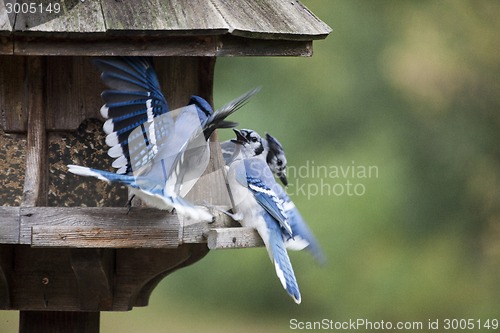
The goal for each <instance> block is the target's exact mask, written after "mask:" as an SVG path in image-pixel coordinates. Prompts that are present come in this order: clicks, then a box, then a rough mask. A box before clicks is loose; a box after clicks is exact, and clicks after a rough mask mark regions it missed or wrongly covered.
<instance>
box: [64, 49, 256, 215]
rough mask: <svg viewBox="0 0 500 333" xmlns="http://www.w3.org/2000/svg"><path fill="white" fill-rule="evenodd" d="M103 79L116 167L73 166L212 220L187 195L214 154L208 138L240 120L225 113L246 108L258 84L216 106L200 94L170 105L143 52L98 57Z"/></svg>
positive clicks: (149, 199)
mask: <svg viewBox="0 0 500 333" xmlns="http://www.w3.org/2000/svg"><path fill="white" fill-rule="evenodd" d="M95 63H96V65H97V66H98V68H99V69H100V70H101V71H102V72H103V73H102V75H101V78H102V80H103V81H104V83H105V84H106V85H108V87H110V88H111V90H106V91H104V92H103V93H102V97H103V99H104V101H105V104H104V106H103V107H102V108H101V115H102V116H103V117H104V118H107V119H108V120H107V121H106V122H105V123H104V125H103V129H104V131H105V132H106V133H107V134H108V135H107V137H106V143H107V144H108V145H109V146H110V147H111V148H110V149H109V151H108V154H109V155H110V156H111V157H113V158H115V160H114V162H113V164H112V166H113V167H114V168H117V169H118V170H117V172H116V173H113V172H108V171H103V170H96V169H91V168H86V167H82V166H76V165H68V167H69V171H70V172H72V173H74V174H78V175H82V176H93V177H96V178H98V179H101V180H105V181H107V182H120V183H123V184H125V185H128V187H129V188H130V190H131V192H132V193H133V194H134V195H137V196H138V197H139V198H141V199H142V200H144V202H146V203H147V204H149V205H151V206H153V207H156V208H159V209H166V210H169V211H172V209H174V208H175V209H176V211H177V212H178V213H179V214H181V215H185V216H187V217H189V218H193V219H196V220H203V221H211V220H212V215H211V214H209V213H208V212H207V211H205V210H204V209H201V208H199V207H196V206H194V205H193V204H192V203H190V202H188V201H187V200H185V199H183V198H182V197H183V196H184V195H185V194H186V193H187V192H188V191H189V189H190V188H191V187H192V186H193V185H194V183H195V182H196V180H197V179H198V178H199V177H200V176H201V174H202V173H203V172H204V170H205V168H206V166H207V165H208V160H209V155H210V152H209V145H208V142H207V140H208V138H209V137H210V135H211V134H212V133H213V131H214V130H215V129H217V128H230V127H234V126H236V123H234V122H230V121H226V120H225V118H226V117H227V116H229V115H230V114H232V113H233V112H235V111H236V110H238V109H239V108H241V106H243V105H244V104H245V103H246V101H247V100H248V99H249V98H250V97H251V96H253V95H254V94H255V93H256V92H257V91H258V90H257V89H254V90H252V91H250V92H248V93H246V94H244V95H242V96H241V97H239V98H237V99H235V100H233V101H232V102H230V103H228V104H227V105H225V106H223V107H222V108H221V109H219V110H217V111H215V112H213V110H212V108H211V106H210V104H209V103H208V102H207V101H205V100H204V99H202V98H201V97H199V96H193V97H191V99H190V101H189V104H188V105H187V106H186V107H183V108H180V109H177V110H173V111H170V110H169V108H168V104H167V101H166V100H165V97H164V96H163V94H162V93H161V89H160V85H159V81H158V78H157V75H156V72H155V70H154V68H153V66H152V63H151V60H150V59H148V58H142V57H123V58H115V59H99V60H96V61H95Z"/></svg>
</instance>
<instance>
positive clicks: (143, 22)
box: [101, 0, 228, 36]
mask: <svg viewBox="0 0 500 333" xmlns="http://www.w3.org/2000/svg"><path fill="white" fill-rule="evenodd" d="M101 4H102V8H103V12H104V18H105V21H106V28H107V29H108V31H130V30H132V31H148V33H158V32H161V33H162V34H165V33H168V34H173V35H181V34H183V35H185V34H187V35H190V36H192V35H208V34H210V35H217V34H223V33H226V32H227V31H228V25H227V23H226V22H225V21H224V19H223V18H222V17H221V16H220V14H219V12H218V11H217V9H216V8H215V7H214V6H213V4H212V3H211V2H209V1H206V0H190V1H176V0H148V1H133V0H124V1H115V0H101Z"/></svg>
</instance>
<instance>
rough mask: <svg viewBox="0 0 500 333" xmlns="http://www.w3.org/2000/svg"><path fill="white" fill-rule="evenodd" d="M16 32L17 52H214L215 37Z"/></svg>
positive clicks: (94, 54)
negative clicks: (59, 36)
mask: <svg viewBox="0 0 500 333" xmlns="http://www.w3.org/2000/svg"><path fill="white" fill-rule="evenodd" d="M87 37H88V38H78V37H71V38H54V37H52V36H50V37H49V36H44V37H36V36H29V37H27V36H16V40H15V42H14V50H13V52H14V54H17V55H53V56H56V55H65V56H116V55H128V56H169V57H173V56H187V57H194V56H200V57H205V56H214V55H215V54H216V51H217V45H216V44H215V43H216V39H215V38H214V37H210V36H195V37H191V36H185V37H165V36H147V37H146V36H137V35H130V34H129V36H124V35H121V36H108V35H106V36H102V35H99V36H94V35H91V36H87Z"/></svg>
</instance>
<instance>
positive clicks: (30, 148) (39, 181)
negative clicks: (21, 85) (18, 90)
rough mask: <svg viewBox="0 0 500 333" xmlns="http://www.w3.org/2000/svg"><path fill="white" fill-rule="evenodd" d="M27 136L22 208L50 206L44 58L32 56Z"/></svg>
mask: <svg viewBox="0 0 500 333" xmlns="http://www.w3.org/2000/svg"><path fill="white" fill-rule="evenodd" d="M27 68H28V70H27V72H28V75H29V80H27V81H28V82H27V86H28V89H27V91H26V92H27V94H28V95H27V96H24V99H25V100H26V101H27V102H26V104H27V105H28V129H29V131H28V137H27V140H26V171H25V178H24V188H23V199H22V204H21V205H22V206H25V207H33V206H45V205H46V204H47V180H48V165H47V164H48V163H47V159H48V154H47V133H46V131H45V99H44V96H45V82H44V79H45V59H43V58H41V57H32V58H29V59H28V60H27Z"/></svg>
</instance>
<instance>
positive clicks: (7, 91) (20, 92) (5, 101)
mask: <svg viewBox="0 0 500 333" xmlns="http://www.w3.org/2000/svg"><path fill="white" fill-rule="evenodd" d="M27 75H28V73H27V58H26V57H13V56H5V55H3V56H0V116H1V117H2V119H1V124H2V128H3V130H4V131H5V132H7V133H13V132H16V133H18V132H26V128H27V124H28V105H27V97H26V96H28V95H29V92H28V91H27V89H28V86H27V85H26V84H25V82H26V78H27Z"/></svg>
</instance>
